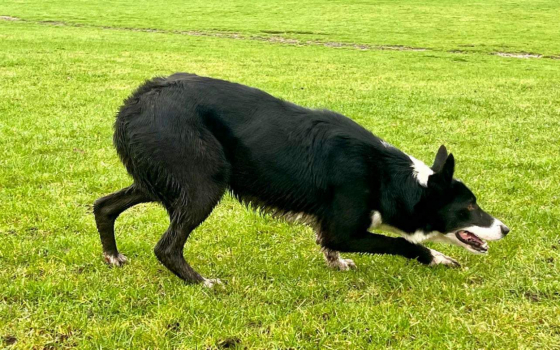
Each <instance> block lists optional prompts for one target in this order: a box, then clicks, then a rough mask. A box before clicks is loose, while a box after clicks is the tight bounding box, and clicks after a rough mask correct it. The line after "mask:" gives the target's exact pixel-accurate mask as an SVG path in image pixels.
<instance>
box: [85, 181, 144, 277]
mask: <svg viewBox="0 0 560 350" xmlns="http://www.w3.org/2000/svg"><path fill="white" fill-rule="evenodd" d="M151 201H152V200H151V199H150V198H149V197H148V196H146V194H144V193H143V192H141V191H140V190H138V189H137V188H136V187H135V186H134V185H132V186H130V187H127V188H123V189H122V190H120V191H118V192H115V193H113V194H110V195H108V196H105V197H102V198H99V199H98V200H96V201H95V203H94V206H93V213H94V214H95V223H96V225H97V231H99V236H100V238H101V244H102V246H103V257H104V258H105V261H106V262H107V263H108V264H110V265H116V266H121V265H122V264H124V263H125V262H126V257H125V256H124V255H123V254H120V253H119V251H118V249H117V243H116V241H115V220H116V219H117V217H118V216H119V215H120V214H121V213H122V212H123V211H125V210H127V209H128V208H130V207H132V206H135V205H136V204H140V203H146V202H151Z"/></svg>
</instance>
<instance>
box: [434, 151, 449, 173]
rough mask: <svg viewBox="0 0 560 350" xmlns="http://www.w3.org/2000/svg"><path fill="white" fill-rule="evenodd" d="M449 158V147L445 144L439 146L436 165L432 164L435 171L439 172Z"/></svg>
mask: <svg viewBox="0 0 560 350" xmlns="http://www.w3.org/2000/svg"><path fill="white" fill-rule="evenodd" d="M446 160H447V148H445V146H444V145H441V146H440V147H439V150H438V152H437V154H436V160H434V165H432V170H433V171H434V172H435V173H439V172H440V171H441V169H442V168H443V165H444V164H445V161H446Z"/></svg>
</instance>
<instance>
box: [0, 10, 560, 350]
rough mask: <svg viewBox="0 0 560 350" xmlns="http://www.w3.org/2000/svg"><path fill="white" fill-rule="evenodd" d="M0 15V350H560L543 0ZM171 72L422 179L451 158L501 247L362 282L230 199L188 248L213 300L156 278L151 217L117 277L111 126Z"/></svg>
mask: <svg viewBox="0 0 560 350" xmlns="http://www.w3.org/2000/svg"><path fill="white" fill-rule="evenodd" d="M0 16H2V17H0V348H1V347H8V348H10V347H13V348H22V349H23V348H70V347H80V348H106V349H114V348H184V349H190V348H196V347H198V348H226V347H234V346H236V347H238V348H250V349H252V348H262V349H270V348H297V349H299V348H305V349H308V348H325V349H359V348H372V349H380V348H384V347H392V348H414V349H416V348H422V349H425V348H434V349H441V348H465V349H475V348H476V349H481V348H486V349H517V348H534V349H558V348H560V279H559V273H560V236H559V234H558V232H559V231H560V225H559V223H558V222H559V221H558V218H559V217H560V175H559V174H560V163H559V153H560V141H558V136H559V132H560V83H559V82H560V59H558V58H559V57H560V40H559V39H560V26H558V18H560V4H559V3H558V2H557V1H554V0H547V1H545V0H543V1H498V0H488V1H473V2H469V3H468V4H466V3H465V2H460V1H443V0H441V1H436V0H434V1H412V0H408V1H404V0H403V1H329V2H322V1H272V0H269V1H256V2H255V1H248V0H246V1H236V2H231V3H225V4H224V3H222V2H217V1H178V0H175V1H166V2H165V4H164V3H163V2H155V1H136V2H135V5H133V6H132V5H129V4H127V3H125V2H122V1H96V2H83V1H77V0H74V1H49V2H46V1H12V0H4V1H2V3H1V4H0ZM421 49H422V50H421ZM498 53H500V54H502V55H505V57H503V56H499V55H498ZM527 54H531V56H530V57H533V58H519V57H528V56H523V55H527ZM508 55H509V56H508ZM176 71H186V72H194V73H197V74H200V75H208V76H213V77H218V78H223V79H228V80H233V81H237V82H240V83H243V84H247V85H251V86H255V87H258V88H261V89H263V90H266V91H268V92H270V93H272V94H273V95H275V96H278V97H281V98H284V99H287V100H290V101H293V102H295V103H298V104H301V105H305V106H309V107H321V108H329V109H333V110H336V111H338V112H341V113H343V114H345V115H347V116H349V117H351V118H353V119H354V120H356V121H357V122H359V123H361V124H362V125H363V126H364V127H366V128H367V129H369V130H372V131H373V132H374V133H376V134H377V135H379V136H381V137H383V138H384V139H386V140H387V141H389V142H391V143H392V144H394V145H395V146H397V147H399V148H401V149H402V150H404V151H406V152H407V153H410V154H413V155H415V156H416V157H417V158H419V159H422V160H424V161H426V162H427V163H429V162H431V161H432V160H433V157H434V155H435V152H436V150H437V148H438V147H439V145H440V144H442V143H444V144H446V145H447V147H448V149H450V150H451V151H452V152H453V153H454V154H455V156H456V159H457V174H456V175H457V177H458V178H460V179H462V180H464V181H465V182H466V183H467V184H468V185H469V186H470V187H471V188H472V189H473V190H474V192H475V193H477V195H478V197H479V202H480V203H481V205H482V206H483V207H484V208H485V209H487V210H488V211H489V212H490V213H492V214H494V215H495V216H497V217H499V218H500V219H502V221H504V222H505V223H506V224H507V225H508V226H509V227H510V228H512V233H511V234H510V235H509V236H508V237H507V238H506V239H505V240H502V241H499V242H495V243H492V244H491V248H490V253H489V255H488V256H486V257H481V256H475V255H470V254H469V253H467V252H466V251H463V250H461V249H460V248H456V247H450V246H441V245H437V247H438V248H437V249H438V250H440V251H442V252H444V253H445V254H448V255H450V256H452V257H454V258H456V259H458V260H459V261H460V262H461V263H462V264H463V268H461V269H446V268H444V267H437V268H428V267H425V266H422V265H420V264H418V263H414V262H409V261H405V259H402V258H398V257H391V256H361V255H348V257H351V258H353V259H354V261H355V262H356V263H357V265H358V269H357V270H356V271H350V272H336V271H331V270H329V269H327V268H326V266H325V264H324V261H323V258H322V256H321V255H320V253H319V249H318V247H317V246H316V245H315V243H314V236H313V232H312V231H311V229H310V228H308V227H305V226H302V225H293V224H288V223H284V222H279V221H276V220H274V219H272V218H270V217H261V216H259V215H257V214H255V213H253V212H251V211H249V210H247V209H245V208H244V207H242V206H241V205H239V204H238V203H237V202H235V201H234V200H233V199H231V198H230V197H226V198H224V200H223V201H222V203H221V204H220V206H219V207H218V208H217V209H216V210H215V211H214V213H213V214H212V216H211V217H210V218H209V219H208V220H207V221H206V222H205V223H204V224H203V225H202V226H201V227H200V228H199V229H197V231H195V232H194V234H193V235H192V236H191V238H190V239H189V241H188V243H187V246H186V250H185V254H186V256H187V258H188V260H189V261H190V262H191V264H192V265H193V266H194V267H195V268H196V269H197V270H199V271H200V272H201V273H202V274H203V275H205V276H207V277H212V278H220V279H222V280H223V281H225V282H227V285H226V286H225V287H224V288H223V289H219V288H218V289H215V290H207V289H204V288H202V287H200V286H185V285H183V284H182V283H181V282H180V280H179V279H177V278H175V277H174V276H173V275H171V274H170V273H169V272H168V271H167V270H166V269H165V268H164V267H163V266H161V265H160V264H159V263H158V262H157V260H156V258H155V257H154V255H153V246H154V245H155V243H156V242H157V240H158V239H159V237H160V235H161V234H162V233H163V232H164V231H165V229H166V228H167V225H168V220H167V217H166V214H165V213H164V211H163V210H162V209H161V208H160V207H158V206H156V205H142V206H137V207H135V208H133V209H131V210H130V211H128V212H126V213H125V214H123V215H122V216H121V218H119V220H118V221H117V242H118V243H119V248H120V249H121V251H122V252H123V253H124V254H126V255H127V256H128V257H129V259H130V263H129V264H128V265H126V266H125V267H123V268H108V267H107V266H106V265H105V264H104V263H103V261H102V258H101V245H100V242H99V237H98V235H97V232H96V229H95V224H94V220H93V215H92V213H91V209H92V203H93V201H94V200H95V199H97V198H98V197H100V196H102V195H105V194H108V193H110V192H113V191H115V190H117V189H120V188H122V187H124V186H127V185H129V184H130V183H131V180H130V179H129V178H128V176H127V174H126V171H125V170H124V168H123V167H122V165H121V164H120V162H119V160H118V158H117V155H116V152H115V151H114V149H113V146H112V125H113V121H114V115H115V113H116V110H117V108H118V107H119V105H120V104H121V102H122V100H123V99H124V98H125V97H126V96H127V95H128V94H129V93H130V92H131V91H132V90H133V89H134V88H135V87H136V86H137V85H138V84H140V83H141V82H142V81H143V80H145V79H147V78H150V77H152V76H155V75H168V74H170V73H173V72H176ZM431 246H433V247H435V246H436V245H431Z"/></svg>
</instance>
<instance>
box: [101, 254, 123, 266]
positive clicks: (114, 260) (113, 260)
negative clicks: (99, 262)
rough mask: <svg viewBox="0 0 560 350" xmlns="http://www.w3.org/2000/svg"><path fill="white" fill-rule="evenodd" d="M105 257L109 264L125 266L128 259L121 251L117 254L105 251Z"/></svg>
mask: <svg viewBox="0 0 560 350" xmlns="http://www.w3.org/2000/svg"><path fill="white" fill-rule="evenodd" d="M103 258H104V259H105V262H106V263H107V264H109V265H113V266H123V265H124V264H125V263H126V262H127V261H128V259H127V258H126V256H124V255H123V254H121V253H119V254H117V256H115V255H110V254H107V253H103Z"/></svg>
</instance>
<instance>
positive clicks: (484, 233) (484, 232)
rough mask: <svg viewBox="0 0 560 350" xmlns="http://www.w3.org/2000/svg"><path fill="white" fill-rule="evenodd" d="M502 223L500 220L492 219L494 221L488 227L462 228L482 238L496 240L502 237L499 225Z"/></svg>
mask: <svg viewBox="0 0 560 350" xmlns="http://www.w3.org/2000/svg"><path fill="white" fill-rule="evenodd" d="M502 225H503V223H502V222H501V221H500V220H498V219H494V222H492V225H490V227H480V226H469V227H465V228H464V230H465V231H469V232H472V233H474V234H475V235H477V236H478V237H480V238H482V239H484V240H487V241H497V240H498V239H502V238H504V234H503V233H502V227H501V226H502Z"/></svg>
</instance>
